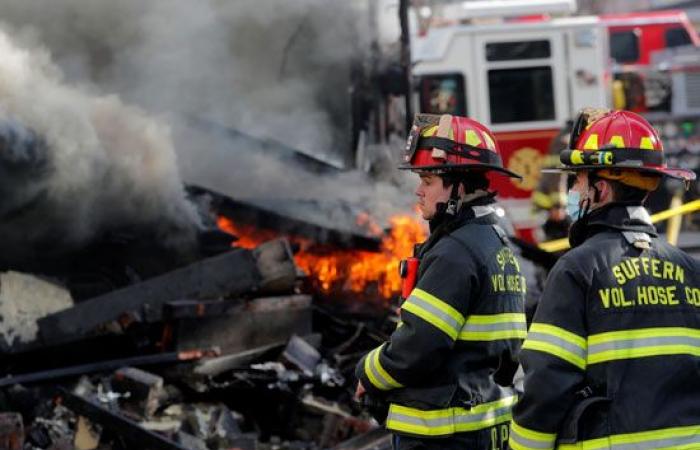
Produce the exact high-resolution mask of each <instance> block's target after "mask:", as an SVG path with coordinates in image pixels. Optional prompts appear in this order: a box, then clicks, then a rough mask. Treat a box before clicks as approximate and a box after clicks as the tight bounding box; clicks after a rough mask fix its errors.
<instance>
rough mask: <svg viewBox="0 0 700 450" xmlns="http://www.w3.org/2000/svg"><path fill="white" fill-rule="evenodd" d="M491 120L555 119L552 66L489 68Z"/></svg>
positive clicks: (525, 120) (498, 121) (502, 121)
mask: <svg viewBox="0 0 700 450" xmlns="http://www.w3.org/2000/svg"><path fill="white" fill-rule="evenodd" d="M488 76H489V101H490V105H491V123H494V124H496V123H508V122H533V121H540V120H554V119H555V116H554V85H553V83H552V68H551V67H549V66H543V67H527V68H521V69H497V70H496V69H494V70H489V73H488Z"/></svg>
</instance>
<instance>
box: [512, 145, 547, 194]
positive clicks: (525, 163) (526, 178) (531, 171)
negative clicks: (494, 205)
mask: <svg viewBox="0 0 700 450" xmlns="http://www.w3.org/2000/svg"><path fill="white" fill-rule="evenodd" d="M542 160H543V158H542V154H541V153H540V152H539V151H538V150H536V149H534V148H532V147H523V148H520V149H518V150H516V151H515V152H513V154H512V155H511V156H510V159H509V160H508V169H509V170H512V171H513V172H515V173H517V174H519V175H521V176H522V177H523V179H522V180H518V179H517V178H511V179H510V181H511V183H513V184H514V185H515V187H517V188H518V189H522V190H524V191H531V190H533V189H535V188H536V187H537V183H539V181H540V175H541V174H540V170H541V169H542V162H543V161H542Z"/></svg>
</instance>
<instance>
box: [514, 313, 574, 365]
mask: <svg viewBox="0 0 700 450" xmlns="http://www.w3.org/2000/svg"><path fill="white" fill-rule="evenodd" d="M522 348H523V350H525V349H528V350H537V351H540V352H544V353H549V354H550V355H554V356H556V357H558V358H561V359H563V360H564V361H568V362H570V363H571V364H573V365H575V366H576V367H578V368H579V369H585V368H586V354H587V343H586V339H584V338H582V337H581V336H579V335H577V334H574V333H572V332H570V331H568V330H565V329H563V328H559V327H557V326H554V325H548V324H544V323H533V324H532V325H531V326H530V330H529V331H528V333H527V339H525V342H524V343H523V347H522Z"/></svg>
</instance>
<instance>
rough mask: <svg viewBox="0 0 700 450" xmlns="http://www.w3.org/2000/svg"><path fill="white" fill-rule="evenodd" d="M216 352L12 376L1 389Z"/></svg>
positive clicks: (115, 361)
mask: <svg viewBox="0 0 700 450" xmlns="http://www.w3.org/2000/svg"><path fill="white" fill-rule="evenodd" d="M215 355H216V352H213V351H211V350H204V351H203V350H192V351H182V352H168V353H158V354H155V355H146V356H134V357H132V358H122V359H113V360H109V361H100V362H96V363H91V364H81V365H77V366H70V367H62V368H59V369H51V370H44V371H41V372H32V373H25V374H19V375H10V376H7V377H5V378H1V379H0V387H5V386H12V385H15V384H29V383H37V382H43V381H51V380H58V379H61V378H66V377H72V376H77V375H86V374H91V373H97V372H106V371H110V370H116V369H119V368H121V367H126V366H133V367H143V366H151V365H155V364H167V363H176V362H184V361H194V360H197V359H200V358H203V357H205V356H215Z"/></svg>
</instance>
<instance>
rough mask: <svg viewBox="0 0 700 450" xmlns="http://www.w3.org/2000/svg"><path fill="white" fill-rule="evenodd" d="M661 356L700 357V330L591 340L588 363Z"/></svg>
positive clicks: (623, 334) (635, 332)
mask: <svg viewBox="0 0 700 450" xmlns="http://www.w3.org/2000/svg"><path fill="white" fill-rule="evenodd" d="M661 355H692V356H700V330H697V329H693V328H682V327H659V328H640V329H636V330H624V331H610V332H606V333H600V334H593V335H591V336H589V337H588V357H587V362H588V364H599V363H604V362H607V361H615V360H620V359H634V358H645V357H649V356H661Z"/></svg>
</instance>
